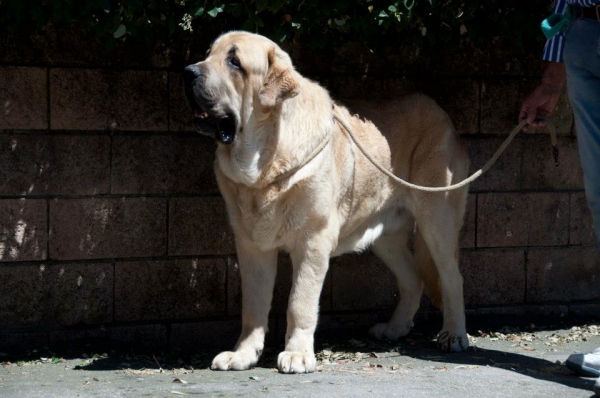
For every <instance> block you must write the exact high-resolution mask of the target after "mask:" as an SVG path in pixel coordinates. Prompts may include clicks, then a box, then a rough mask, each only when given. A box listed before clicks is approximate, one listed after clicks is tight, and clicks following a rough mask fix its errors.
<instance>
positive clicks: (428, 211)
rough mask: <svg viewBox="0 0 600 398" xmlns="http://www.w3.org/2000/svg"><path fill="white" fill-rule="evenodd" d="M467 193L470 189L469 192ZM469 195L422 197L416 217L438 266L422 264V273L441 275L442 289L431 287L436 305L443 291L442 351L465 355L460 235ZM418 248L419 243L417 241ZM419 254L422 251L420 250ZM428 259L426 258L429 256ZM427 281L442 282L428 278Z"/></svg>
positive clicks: (432, 194)
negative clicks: (461, 352) (437, 297)
mask: <svg viewBox="0 0 600 398" xmlns="http://www.w3.org/2000/svg"><path fill="white" fill-rule="evenodd" d="M465 190H466V188H465ZM465 201H466V191H463V192H456V191H455V192H452V193H448V194H445V193H419V194H418V200H417V201H416V202H417V203H419V204H418V205H417V211H416V213H415V217H416V220H417V226H418V229H419V233H420V235H421V237H422V239H423V241H424V242H425V245H424V246H425V247H423V248H421V249H422V250H428V251H429V254H430V255H431V259H432V260H433V263H434V264H435V265H434V264H418V268H419V271H420V272H421V273H429V274H431V273H435V272H436V271H437V274H438V275H439V285H437V283H436V285H437V286H428V289H427V290H430V291H432V292H433V293H434V294H433V297H432V299H433V301H435V298H436V296H438V294H439V293H438V294H435V292H436V290H438V289H441V302H442V303H441V304H442V306H443V308H442V309H443V314H444V323H443V327H442V330H441V331H440V333H439V335H438V341H437V344H438V347H439V348H440V349H442V350H444V351H462V350H465V349H467V348H468V346H469V340H468V337H467V331H466V325H465V305H464V299H463V278H462V276H461V274H460V270H459V267H458V257H459V251H460V250H459V245H458V240H459V232H460V227H461V225H462V217H463V212H464V203H465ZM417 246H419V242H418V240H417ZM417 250H419V248H417ZM425 257H426V256H425ZM423 280H424V281H427V280H429V281H432V280H434V281H435V282H437V281H438V279H437V278H424V279H423Z"/></svg>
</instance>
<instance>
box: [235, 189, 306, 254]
mask: <svg viewBox="0 0 600 398" xmlns="http://www.w3.org/2000/svg"><path fill="white" fill-rule="evenodd" d="M236 203H237V207H238V209H237V210H238V211H237V212H236V213H237V218H238V220H237V221H238V222H239V223H240V224H241V225H240V226H241V227H242V228H243V229H244V230H245V231H246V233H247V234H248V235H249V236H250V237H251V239H252V241H253V242H254V244H256V245H257V246H258V247H259V248H261V249H262V250H271V249H275V248H282V247H284V246H287V245H288V242H289V241H290V239H293V235H294V234H296V233H298V232H299V231H300V230H302V229H303V226H305V225H306V223H307V222H309V221H310V217H311V213H310V211H309V207H310V206H309V203H307V202H306V201H302V199H301V197H299V196H298V194H297V192H296V193H294V192H290V191H287V192H281V191H280V190H279V188H278V187H277V186H273V187H271V188H268V189H264V190H261V191H258V192H257V191H253V190H247V189H244V188H241V189H238V192H237V197H236Z"/></svg>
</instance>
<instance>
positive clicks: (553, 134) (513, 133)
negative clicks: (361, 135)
mask: <svg viewBox="0 0 600 398" xmlns="http://www.w3.org/2000/svg"><path fill="white" fill-rule="evenodd" d="M333 117H334V119H335V120H337V121H338V122H339V123H340V124H341V125H342V127H343V128H344V130H346V132H347V133H348V135H350V138H352V141H354V143H355V144H356V146H357V147H358V149H360V151H361V152H362V153H363V155H365V157H366V158H367V159H369V161H370V162H371V163H372V164H373V165H374V166H375V167H377V168H378V169H379V170H380V171H381V172H382V173H383V174H385V175H386V176H388V177H390V178H391V179H392V180H394V181H396V182H398V183H400V184H401V185H404V186H405V187H408V188H413V189H417V190H420V191H426V192H447V191H452V190H454V189H458V188H462V187H464V186H465V185H467V184H469V183H471V182H473V181H475V180H476V179H477V178H479V177H480V176H481V175H482V174H483V173H485V172H486V171H488V169H489V168H490V167H492V165H493V164H494V163H496V160H498V158H499V157H500V155H501V154H502V152H504V150H505V149H506V148H507V147H508V145H509V144H510V143H511V141H512V140H513V138H515V136H516V135H517V134H518V133H519V132H520V131H521V129H522V128H523V127H525V125H526V124H527V121H526V120H523V121H522V122H521V123H519V124H517V126H516V127H515V128H514V129H513V130H512V131H511V132H510V134H509V135H508V137H507V138H506V139H505V140H504V142H503V143H502V145H500V148H498V150H497V151H496V152H495V153H494V155H493V156H492V157H491V159H490V160H488V162H487V163H486V164H485V165H483V167H482V168H480V169H479V170H477V171H476V172H475V173H473V174H472V175H471V176H470V177H468V178H466V179H465V180H463V181H461V182H458V183H456V184H452V185H448V186H446V187H424V186H421V185H416V184H413V183H410V182H408V181H405V180H403V179H402V178H400V177H398V176H396V175H394V174H393V173H392V172H390V171H389V170H388V169H386V168H385V167H383V166H382V165H381V164H380V163H379V162H377V161H376V160H375V159H374V158H373V157H372V156H371V155H369V153H368V151H367V150H366V149H365V148H364V147H363V146H362V144H361V143H360V142H359V141H358V139H357V138H356V136H355V135H354V133H353V132H352V128H351V127H350V126H349V125H348V123H346V121H345V120H344V118H343V117H340V116H339V115H338V114H337V113H336V112H335V110H334V113H333ZM547 126H548V130H549V131H550V138H551V141H552V154H553V156H554V164H555V165H556V166H558V147H557V139H556V128H555V127H554V125H553V124H552V123H551V122H550V121H547Z"/></svg>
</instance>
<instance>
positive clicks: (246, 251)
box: [211, 242, 277, 370]
mask: <svg viewBox="0 0 600 398" xmlns="http://www.w3.org/2000/svg"><path fill="white" fill-rule="evenodd" d="M236 249H237V255H238V261H239V265H240V274H241V278H242V334H241V335H240V338H239V339H238V342H237V344H236V345H235V350H234V351H225V352H222V353H220V354H219V355H217V356H216V357H215V359H213V362H212V366H211V368H212V369H214V370H246V369H250V368H251V367H253V366H254V365H256V363H257V362H258V359H259V358H260V355H261V354H262V350H263V347H264V341H265V334H266V333H267V331H268V321H269V319H268V318H269V310H270V308H271V299H272V297H273V286H274V284H275V275H276V273H277V250H272V251H269V252H262V251H260V250H258V249H257V248H256V247H254V246H253V245H252V244H250V243H247V244H244V243H238V242H236Z"/></svg>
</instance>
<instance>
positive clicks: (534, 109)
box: [519, 0, 567, 130]
mask: <svg viewBox="0 0 600 398" xmlns="http://www.w3.org/2000/svg"><path fill="white" fill-rule="evenodd" d="M566 11H567V2H566V0H555V1H554V7H553V12H554V13H555V14H565V12H566ZM564 39H565V34H564V33H563V32H560V33H558V34H557V35H556V36H554V37H553V38H551V39H549V40H548V41H547V42H546V46H545V47H544V54H543V56H542V59H543V60H545V61H548V63H547V65H546V68H545V69H544V74H543V77H542V82H541V83H540V85H539V86H537V87H536V88H535V89H534V90H533V92H532V93H531V94H529V96H528V97H527V98H525V101H523V105H521V111H520V112H519V122H521V121H523V120H527V123H528V126H526V127H525V128H524V129H523V130H527V127H529V126H533V127H541V126H544V125H546V121H545V119H546V117H548V115H550V114H551V113H552V111H553V110H554V108H555V107H556V103H557V102H558V99H559V97H560V92H561V90H562V88H563V86H564V84H565V81H566V80H567V75H566V72H565V65H564V64H563V63H562V62H563V44H564Z"/></svg>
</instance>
